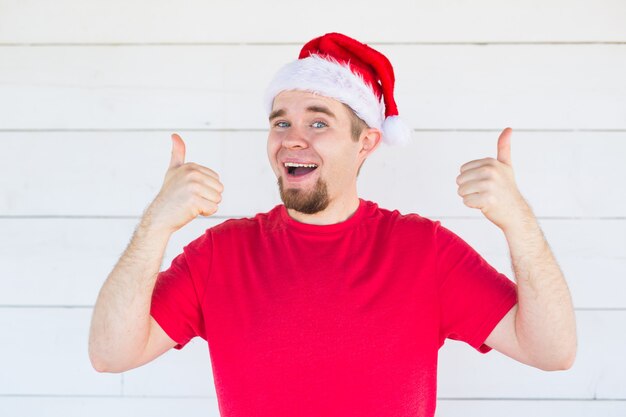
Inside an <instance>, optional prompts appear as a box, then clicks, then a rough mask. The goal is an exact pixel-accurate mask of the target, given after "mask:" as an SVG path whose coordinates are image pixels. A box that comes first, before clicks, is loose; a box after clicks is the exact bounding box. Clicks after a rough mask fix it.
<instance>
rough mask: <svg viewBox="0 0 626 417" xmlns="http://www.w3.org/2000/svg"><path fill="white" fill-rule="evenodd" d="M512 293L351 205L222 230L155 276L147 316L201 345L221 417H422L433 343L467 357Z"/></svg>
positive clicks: (409, 223)
mask: <svg viewBox="0 0 626 417" xmlns="http://www.w3.org/2000/svg"><path fill="white" fill-rule="evenodd" d="M516 302H517V291H516V286H515V284H514V283H513V282H512V281H511V280H509V279H508V278H507V277H506V276H505V275H503V274H501V273H499V272H497V271H496V270H495V269H494V268H493V267H491V266H490V265H489V264H488V263H487V262H486V261H485V260H484V259H483V258H482V257H481V256H480V255H479V254H478V253H477V252H476V251H474V250H473V249H472V248H471V247H470V246H469V245H468V244H467V243H466V242H465V241H463V240H462V239H461V238H460V237H458V236H457V235H455V234H454V233H452V232H451V231H449V230H448V229H446V228H445V227H443V226H441V224H440V222H439V221H432V220H429V219H427V218H424V217H421V216H419V215H417V214H408V215H401V214H400V213H399V212H398V211H389V210H385V209H381V208H379V207H378V206H377V205H376V204H375V203H372V202H369V201H364V200H360V204H359V208H358V210H357V211H356V212H355V214H354V215H353V216H352V217H350V218H349V219H348V220H346V221H344V222H341V223H337V224H333V225H326V226H319V225H310V224H304V223H300V222H297V221H296V220H294V219H292V218H291V217H290V216H289V215H288V213H287V211H286V209H285V207H284V206H283V205H279V206H276V207H275V208H274V209H272V210H271V211H270V212H268V213H264V214H258V215H256V216H255V217H254V218H246V219H237V220H227V221H225V222H224V223H222V224H220V225H218V226H215V227H213V228H210V229H208V230H207V231H206V232H205V234H204V235H202V236H201V237H199V238H198V239H196V240H194V241H192V242H191V243H189V244H188V245H187V246H185V248H184V250H183V253H181V254H180V255H178V256H177V257H176V258H175V259H174V260H173V261H172V265H171V266H170V268H169V269H167V270H166V271H162V272H160V273H159V276H158V280H157V283H156V286H155V289H154V293H153V297H152V307H151V314H152V316H153V317H154V318H155V320H156V321H157V322H158V323H159V324H160V325H161V326H162V327H163V329H164V330H165V332H166V333H167V334H168V335H169V336H170V337H171V338H172V339H173V340H175V341H176V342H177V343H178V345H177V346H176V348H177V349H181V348H182V347H183V346H184V345H185V344H186V343H187V342H189V340H190V339H191V338H193V337H194V336H200V337H202V338H204V339H205V340H207V341H208V347H209V353H210V358H211V365H212V369H213V376H214V381H215V388H216V391H217V398H218V406H219V410H220V413H221V415H222V417H256V416H259V417H269V416H271V417H293V416H298V417H308V416H311V417H321V416H324V417H332V416H337V417H339V416H341V417H347V416H359V417H369V416H372V417H384V416H419V417H422V416H425V417H432V416H433V415H434V412H435V405H436V386H437V353H438V350H439V348H440V347H441V346H442V345H443V343H444V340H445V339H446V338H452V339H458V340H463V341H465V342H467V343H469V344H470V345H471V346H473V347H474V348H476V349H477V350H479V351H480V352H487V351H489V350H490V347H488V346H486V345H484V341H485V339H486V338H487V336H489V334H490V333H491V331H492V330H493V328H494V327H495V325H496V324H497V323H498V322H499V321H500V319H501V318H502V317H503V316H504V315H505V314H506V313H507V312H508V311H509V310H510V309H511V308H512V307H513V306H514V305H515V303H516Z"/></svg>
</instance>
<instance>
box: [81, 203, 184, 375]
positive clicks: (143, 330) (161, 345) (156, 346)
mask: <svg viewBox="0 0 626 417" xmlns="http://www.w3.org/2000/svg"><path fill="white" fill-rule="evenodd" d="M170 235H171V234H170V233H169V232H167V231H165V230H161V229H158V228H157V227H155V225H154V224H153V222H152V220H151V216H150V213H149V211H147V212H146V215H144V217H143V218H142V220H141V222H140V224H139V226H138V227H137V229H136V230H135V233H134V235H133V237H132V239H131V242H130V243H129V245H128V247H127V248H126V251H125V252H124V254H123V255H122V257H121V258H120V260H119V261H118V263H117V264H116V265H115V267H114V268H113V271H111V273H110V274H109V276H108V277H107V280H106V281H105V283H104V285H103V286H102V289H101V290H100V294H99V295H98V299H97V301H96V305H95V307H94V311H93V316H92V320H91V329H90V334H89V358H90V360H91V363H92V365H93V367H94V368H95V369H96V370H97V371H99V372H124V371H126V370H129V369H132V368H136V367H137V366H140V365H143V364H144V363H147V362H149V361H151V360H152V359H154V358H156V357H157V356H159V355H161V354H163V353H164V352H166V351H167V350H169V349H170V348H172V347H173V346H174V345H176V342H174V341H173V340H172V339H171V338H170V337H169V336H167V334H166V333H165V332H164V331H163V329H161V327H160V326H159V325H158V324H157V323H156V321H155V320H154V319H153V318H152V317H151V316H150V304H151V298H152V290H153V289H154V284H155V282H156V277H157V275H158V273H159V268H160V266H161V262H162V259H163V254H164V252H165V248H166V246H167V242H168V241H169V238H170Z"/></svg>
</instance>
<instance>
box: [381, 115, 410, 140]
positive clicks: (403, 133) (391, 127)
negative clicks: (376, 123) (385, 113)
mask: <svg viewBox="0 0 626 417" xmlns="http://www.w3.org/2000/svg"><path fill="white" fill-rule="evenodd" d="M382 127H383V129H382V130H383V142H385V143H386V144H388V145H408V144H409V142H410V141H411V129H410V128H409V127H408V126H407V125H406V124H405V123H404V122H403V121H402V119H400V117H398V116H389V117H387V118H386V119H385V121H384V122H383V126H382Z"/></svg>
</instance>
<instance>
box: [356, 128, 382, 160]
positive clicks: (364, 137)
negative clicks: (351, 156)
mask: <svg viewBox="0 0 626 417" xmlns="http://www.w3.org/2000/svg"><path fill="white" fill-rule="evenodd" d="M382 138H383V134H382V132H381V131H380V130H379V129H376V128H372V127H368V128H366V129H363V132H361V138H360V139H359V143H360V144H361V149H360V151H359V154H360V155H362V156H363V159H366V158H367V157H368V156H369V155H370V154H371V153H372V152H374V151H375V150H376V148H378V145H380V143H381V142H382Z"/></svg>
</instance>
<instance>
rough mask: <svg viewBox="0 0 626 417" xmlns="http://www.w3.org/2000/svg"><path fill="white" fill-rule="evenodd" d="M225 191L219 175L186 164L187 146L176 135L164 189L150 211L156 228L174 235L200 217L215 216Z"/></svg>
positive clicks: (173, 135) (203, 168)
mask: <svg viewBox="0 0 626 417" xmlns="http://www.w3.org/2000/svg"><path fill="white" fill-rule="evenodd" d="M222 191H224V186H223V185H222V183H221V182H220V181H219V176H218V175H217V173H216V172H214V171H212V170H210V169H209V168H207V167H204V166H202V165H198V164H195V163H193V162H187V163H185V142H183V140H182V139H181V137H180V136H178V135H177V134H176V133H174V134H172V157H171V159H170V164H169V167H168V170H167V172H166V173H165V180H164V181H163V186H162V187H161V190H160V191H159V193H158V195H157V196H156V198H155V199H154V201H153V202H152V203H151V205H150V207H149V209H148V210H149V213H150V214H151V216H152V220H153V222H154V224H158V225H159V227H163V228H165V229H167V230H168V231H170V232H172V233H173V232H175V231H176V230H178V229H180V228H181V227H183V226H184V225H185V224H187V223H189V222H190V221H191V220H193V219H195V218H196V217H197V216H198V215H202V216H210V215H212V214H214V213H215V212H216V211H217V206H218V204H219V203H220V202H221V201H222Z"/></svg>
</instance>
